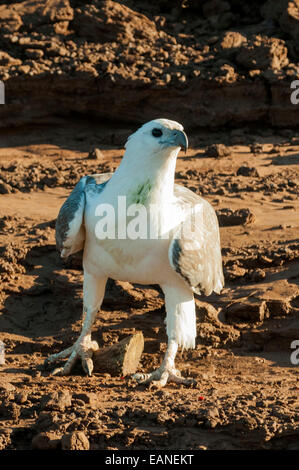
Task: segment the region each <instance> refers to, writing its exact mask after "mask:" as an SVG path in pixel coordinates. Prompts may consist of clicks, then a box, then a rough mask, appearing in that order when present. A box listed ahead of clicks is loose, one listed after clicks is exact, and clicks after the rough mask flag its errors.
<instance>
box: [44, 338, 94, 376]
mask: <svg viewBox="0 0 299 470" xmlns="http://www.w3.org/2000/svg"><path fill="white" fill-rule="evenodd" d="M98 349H99V345H98V343H97V342H96V341H92V340H91V338H90V336H87V337H85V338H79V339H78V340H77V341H76V342H75V344H73V346H71V347H69V348H67V349H64V350H63V351H61V352H59V353H57V354H52V355H51V356H49V357H48V358H47V359H46V360H45V362H44V366H45V367H47V368H48V367H49V366H50V365H52V364H55V363H56V362H57V361H59V360H60V359H63V358H65V357H68V356H69V358H68V360H67V361H66V363H65V364H64V366H63V367H58V368H56V369H54V370H53V372H52V375H68V374H70V372H71V370H72V368H73V366H74V364H75V362H76V361H77V359H79V358H81V363H82V367H83V369H84V371H85V372H86V374H88V375H89V376H91V374H92V371H93V362H92V356H93V353H94V351H97V350H98Z"/></svg>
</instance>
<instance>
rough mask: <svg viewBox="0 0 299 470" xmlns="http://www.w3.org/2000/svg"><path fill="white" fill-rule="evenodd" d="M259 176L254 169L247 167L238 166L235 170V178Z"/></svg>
mask: <svg viewBox="0 0 299 470" xmlns="http://www.w3.org/2000/svg"><path fill="white" fill-rule="evenodd" d="M239 175H241V176H259V173H258V171H257V169H256V168H253V167H249V166H245V165H243V166H240V167H239V168H238V170H237V176H239Z"/></svg>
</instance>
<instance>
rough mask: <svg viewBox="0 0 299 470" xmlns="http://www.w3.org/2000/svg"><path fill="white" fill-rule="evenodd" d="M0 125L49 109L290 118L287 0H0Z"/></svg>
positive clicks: (209, 120) (292, 17) (217, 118)
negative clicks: (1, 99)
mask: <svg viewBox="0 0 299 470" xmlns="http://www.w3.org/2000/svg"><path fill="white" fill-rule="evenodd" d="M0 24H1V29H0V79H2V80H4V82H5V85H6V102H7V106H5V107H3V106H2V107H0V126H2V127H3V126H8V125H16V124H22V123H26V122H34V121H35V122H36V121H39V122H40V119H41V118H44V119H45V118H49V117H50V116H53V115H74V114H76V115H77V114H80V115H83V116H89V117H90V116H94V117H96V118H101V119H104V120H107V119H110V120H117V121H119V122H125V123H134V124H136V123H139V122H141V121H142V122H143V121H146V120H149V119H152V118H153V117H155V116H162V115H163V116H165V117H169V116H173V115H175V116H176V117H177V120H179V121H182V122H184V123H185V127H186V128H188V129H190V128H194V127H198V126H209V127H214V126H221V125H224V124H225V125H226V124H228V125H232V126H233V125H236V124H240V123H264V124H265V123H266V124H268V125H269V124H271V125H273V126H279V127H295V126H297V125H298V123H299V117H298V116H299V113H298V107H296V106H294V105H292V104H291V102H290V82H291V81H292V80H294V79H296V76H297V75H298V70H299V63H298V57H299V54H298V53H299V43H298V38H299V2H298V0H295V1H294V2H290V1H287V0H267V1H265V0H264V1H257V0H252V1H251V2H250V3H249V4H248V3H247V2H241V1H238V0H226V1H225V0H209V1H201V2H198V1H196V0H183V1H181V0H180V1H179V0H169V1H167V0H157V1H155V2H144V1H141V0H136V1H133V0H127V1H112V0H94V1H88V2H85V1H81V0H46V1H32V0H25V1H16V2H4V1H1V2H0Z"/></svg>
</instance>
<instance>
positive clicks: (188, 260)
mask: <svg viewBox="0 0 299 470" xmlns="http://www.w3.org/2000/svg"><path fill="white" fill-rule="evenodd" d="M174 194H175V196H176V197H177V199H178V202H179V204H181V205H182V208H183V210H184V209H185V210H187V209H188V208H190V207H191V206H192V207H194V206H196V205H198V207H199V208H200V209H201V210H200V212H199V217H193V218H192V217H191V215H190V216H189V217H188V218H187V220H185V221H184V222H182V224H181V225H180V227H179V229H178V230H176V232H175V233H174V234H173V238H172V240H171V243H170V246H169V252H168V255H169V261H170V264H171V266H172V267H173V269H174V270H175V271H176V272H177V273H178V274H179V275H180V276H181V277H182V278H183V279H184V280H185V281H186V283H187V284H188V285H189V287H191V288H192V290H193V291H194V292H196V293H198V294H200V293H201V292H203V293H204V294H206V295H210V294H211V293H212V292H213V291H215V292H217V293H220V291H221V289H222V287H223V285H224V277H223V270H222V258H221V248H220V235H219V224H218V219H217V216H216V213H215V211H214V209H213V207H212V206H211V205H210V204H209V203H208V201H206V200H205V199H203V198H201V197H200V196H198V195H197V194H195V193H193V192H192V191H190V190H189V189H188V188H185V187H183V186H180V185H177V184H176V185H175V190H174ZM187 224H189V225H188V227H187ZM192 224H193V225H192ZM189 227H192V229H191V230H192V231H189V233H188V231H185V230H184V228H189Z"/></svg>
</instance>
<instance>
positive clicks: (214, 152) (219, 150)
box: [205, 144, 231, 158]
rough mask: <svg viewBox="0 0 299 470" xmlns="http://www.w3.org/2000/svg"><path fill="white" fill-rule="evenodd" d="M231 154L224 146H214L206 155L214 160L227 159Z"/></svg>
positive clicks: (207, 150)
mask: <svg viewBox="0 0 299 470" xmlns="http://www.w3.org/2000/svg"><path fill="white" fill-rule="evenodd" d="M230 154H231V152H230V150H229V149H228V148H227V147H226V146H225V145H224V144H212V145H210V146H209V147H208V148H207V149H206V153H205V155H206V156H207V157H212V158H221V157H227V156H229V155H230Z"/></svg>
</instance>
